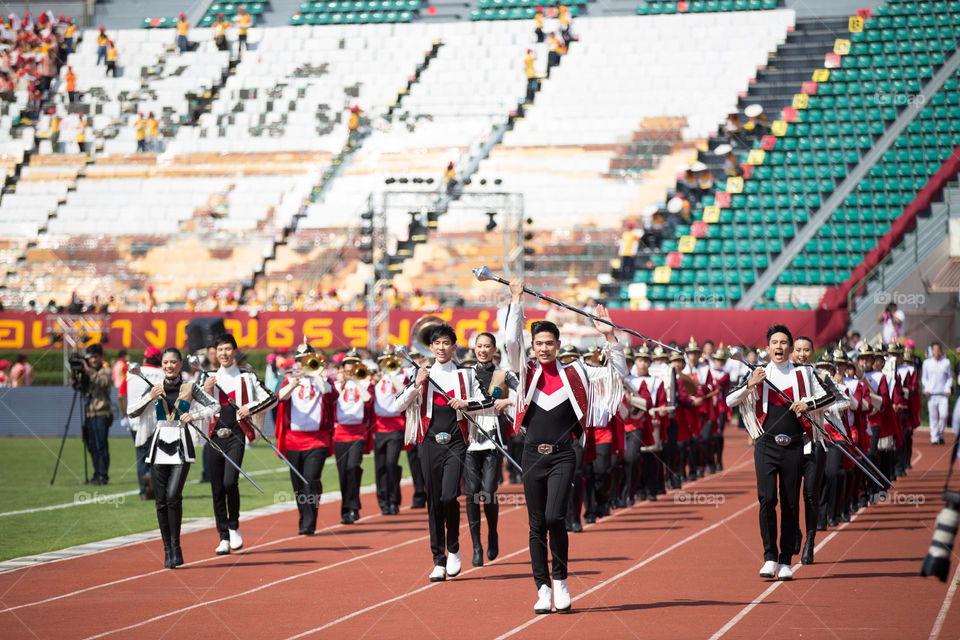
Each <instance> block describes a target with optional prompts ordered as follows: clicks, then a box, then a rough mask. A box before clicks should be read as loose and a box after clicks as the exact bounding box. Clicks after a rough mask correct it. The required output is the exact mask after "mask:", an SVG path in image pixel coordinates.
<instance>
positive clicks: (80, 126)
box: [77, 113, 88, 153]
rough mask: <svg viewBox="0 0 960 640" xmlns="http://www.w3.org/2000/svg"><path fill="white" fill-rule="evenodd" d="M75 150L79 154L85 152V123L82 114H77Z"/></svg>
mask: <svg viewBox="0 0 960 640" xmlns="http://www.w3.org/2000/svg"><path fill="white" fill-rule="evenodd" d="M77 148H79V149H80V153H86V152H87V149H88V147H87V121H86V119H85V118H84V117H83V114H82V113H78V114H77Z"/></svg>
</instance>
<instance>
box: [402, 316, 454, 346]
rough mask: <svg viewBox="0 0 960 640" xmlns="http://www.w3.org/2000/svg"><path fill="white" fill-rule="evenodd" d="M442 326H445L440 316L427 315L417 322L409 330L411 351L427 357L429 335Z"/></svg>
mask: <svg viewBox="0 0 960 640" xmlns="http://www.w3.org/2000/svg"><path fill="white" fill-rule="evenodd" d="M442 324H446V321H445V320H444V319H443V318H441V317H440V316H433V315H427V316H423V317H422V318H420V319H419V320H417V321H416V322H415V323H414V324H413V328H412V329H410V347H411V350H412V351H417V352H420V353H422V354H424V355H429V354H430V334H431V333H433V330H434V329H436V328H437V327H439V326H440V325H442Z"/></svg>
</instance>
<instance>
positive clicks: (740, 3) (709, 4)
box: [637, 0, 777, 16]
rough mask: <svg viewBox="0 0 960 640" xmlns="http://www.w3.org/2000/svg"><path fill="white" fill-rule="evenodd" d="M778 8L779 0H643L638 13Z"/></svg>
mask: <svg viewBox="0 0 960 640" xmlns="http://www.w3.org/2000/svg"><path fill="white" fill-rule="evenodd" d="M776 8H777V0H642V1H641V2H640V4H639V5H637V15H638V16H655V15H661V14H674V13H714V12H718V11H759V10H762V9H776Z"/></svg>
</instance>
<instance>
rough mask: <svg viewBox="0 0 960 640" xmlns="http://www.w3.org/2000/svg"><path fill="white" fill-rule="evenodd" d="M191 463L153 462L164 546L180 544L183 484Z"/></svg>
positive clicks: (155, 493) (155, 492) (154, 483)
mask: <svg viewBox="0 0 960 640" xmlns="http://www.w3.org/2000/svg"><path fill="white" fill-rule="evenodd" d="M189 472H190V463H189V462H185V463H183V464H152V465H150V476H151V477H152V478H153V492H154V498H155V499H156V507H157V523H158V524H159V525H160V538H161V539H162V540H163V548H164V549H169V548H173V547H179V546H180V524H181V522H183V485H184V484H185V483H186V482H187V474H188V473H189Z"/></svg>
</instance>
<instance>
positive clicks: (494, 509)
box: [483, 498, 500, 560]
mask: <svg viewBox="0 0 960 640" xmlns="http://www.w3.org/2000/svg"><path fill="white" fill-rule="evenodd" d="M483 514H484V515H485V516H486V518H487V560H495V559H496V558H497V556H498V555H500V534H499V533H497V521H498V520H499V519H500V505H499V504H497V502H496V498H494V501H493V502H490V503H484V505H483Z"/></svg>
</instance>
